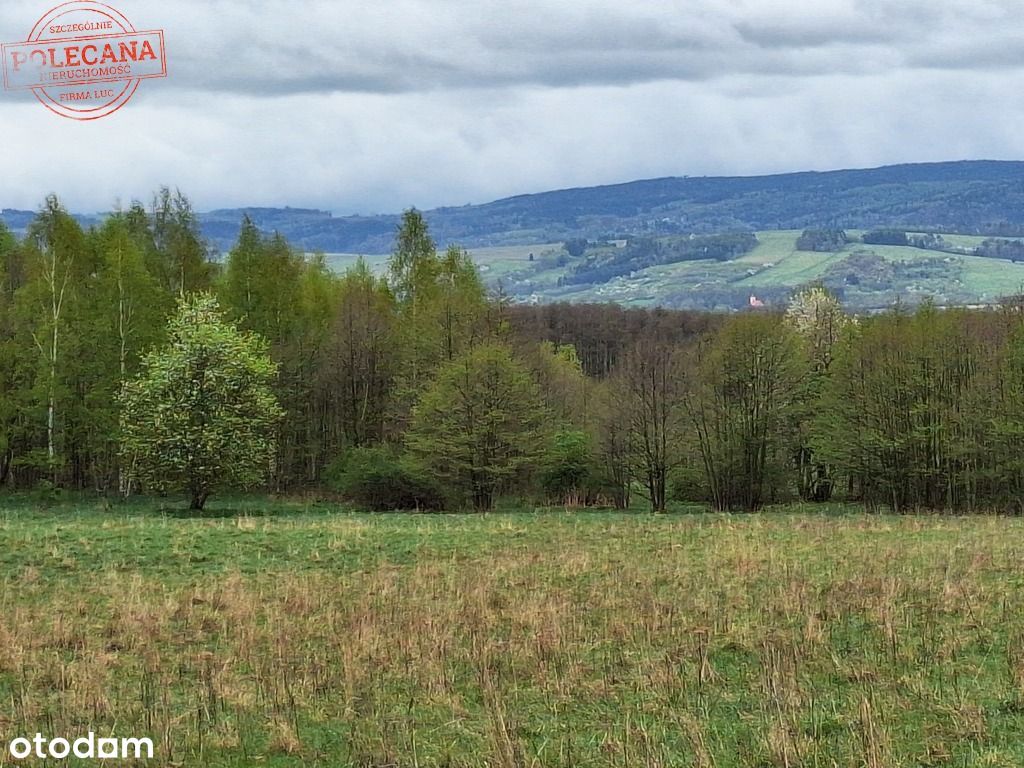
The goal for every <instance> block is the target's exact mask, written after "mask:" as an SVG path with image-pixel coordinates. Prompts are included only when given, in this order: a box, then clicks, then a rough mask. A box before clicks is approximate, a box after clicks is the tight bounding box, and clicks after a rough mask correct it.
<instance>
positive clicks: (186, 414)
mask: <svg viewBox="0 0 1024 768" xmlns="http://www.w3.org/2000/svg"><path fill="white" fill-rule="evenodd" d="M276 373H277V367H276V365H275V364H274V363H273V362H272V361H271V360H270V358H269V356H268V354H267V349H266V342H265V341H264V340H263V339H262V338H260V337H259V336H257V335H255V334H251V333H247V332H243V331H239V330H238V329H237V328H236V327H235V326H234V325H233V324H231V323H230V322H227V321H226V320H225V319H224V318H223V316H222V315H221V312H220V309H219V307H218V305H217V302H216V300H215V299H213V298H212V297H210V296H208V295H205V294H198V295H196V296H194V297H191V298H188V299H185V300H183V301H182V302H181V304H180V306H179V309H178V313H177V314H176V315H175V316H174V317H173V318H172V319H171V321H170V323H169V326H168V341H167V344H166V346H164V347H162V348H160V349H158V350H156V351H154V352H152V353H150V354H149V355H147V356H146V358H145V360H144V361H143V363H142V372H141V373H140V375H139V377H138V378H137V379H135V380H134V381H131V382H129V383H128V384H126V385H125V388H124V390H123V392H122V395H121V407H122V412H121V434H122V455H123V459H124V461H125V462H126V465H127V466H129V467H131V470H132V474H133V476H135V477H137V478H138V479H139V480H140V481H141V482H142V483H143V484H144V485H145V487H146V488H147V489H152V490H157V491H167V490H173V489H179V488H184V489H186V490H187V491H188V494H189V497H190V499H191V508H192V509H195V510H201V509H202V508H203V506H204V505H205V504H206V500H207V498H208V497H209V496H210V494H211V493H212V492H214V491H215V490H216V489H219V488H228V487H250V486H254V485H257V484H259V483H260V482H262V481H264V480H265V478H266V477H267V475H268V474H269V472H270V471H271V469H272V466H273V459H274V454H275V440H274V435H275V428H276V425H277V422H278V420H279V419H280V418H281V416H282V415H283V414H282V411H281V409H280V407H279V406H278V403H277V399H276V398H275V396H274V393H273V390H272V384H273V381H274V377H275V375H276Z"/></svg>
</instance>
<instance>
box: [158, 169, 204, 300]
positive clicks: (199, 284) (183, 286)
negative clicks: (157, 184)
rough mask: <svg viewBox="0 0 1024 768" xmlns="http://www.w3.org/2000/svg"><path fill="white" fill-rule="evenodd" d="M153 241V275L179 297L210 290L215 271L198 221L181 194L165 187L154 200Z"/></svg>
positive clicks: (187, 201) (190, 206) (185, 198)
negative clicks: (208, 256)
mask: <svg viewBox="0 0 1024 768" xmlns="http://www.w3.org/2000/svg"><path fill="white" fill-rule="evenodd" d="M152 239H153V247H154V248H155V253H154V258H155V264H154V268H155V273H156V274H157V275H158V277H159V278H160V279H161V281H162V283H163V285H164V287H165V288H166V289H167V290H168V291H169V292H170V293H172V294H174V295H175V296H178V297H184V296H186V295H188V294H190V293H194V292H197V291H205V290H207V289H209V287H210V285H211V282H212V280H213V275H214V268H213V265H212V264H211V263H210V261H209V259H208V258H207V252H206V244H205V243H204V242H203V238H202V235H201V234H200V232H199V218H198V217H197V216H196V214H195V211H193V210H192V204H191V203H190V202H189V200H188V198H187V197H185V195H183V194H182V193H181V192H180V191H178V192H175V193H173V194H172V193H171V191H170V190H169V189H168V188H166V187H164V188H163V189H161V190H160V191H159V192H158V193H157V195H156V197H155V199H154V200H153V214H152Z"/></svg>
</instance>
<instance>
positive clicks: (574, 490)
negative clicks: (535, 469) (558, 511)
mask: <svg viewBox="0 0 1024 768" xmlns="http://www.w3.org/2000/svg"><path fill="white" fill-rule="evenodd" d="M594 480H595V460H594V453H593V447H592V445H591V438H590V435H588V434H587V433H586V432H583V431H580V430H560V431H558V432H556V433H555V434H554V435H552V436H551V438H550V439H549V441H548V444H547V448H546V450H545V452H544V456H543V459H542V460H541V477H540V482H541V486H542V487H543V489H544V492H545V493H546V494H547V496H548V498H549V499H553V500H557V502H558V503H560V504H567V505H579V504H581V503H584V504H585V503H586V502H587V501H588V499H589V498H590V497H591V495H592V491H593V486H594V484H595V483H594Z"/></svg>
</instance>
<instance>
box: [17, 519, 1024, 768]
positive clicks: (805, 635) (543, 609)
mask: <svg viewBox="0 0 1024 768" xmlns="http://www.w3.org/2000/svg"><path fill="white" fill-rule="evenodd" d="M825 511H826V512H827V513H822V510H821V508H803V509H794V510H793V511H791V512H787V511H782V510H776V511H775V512H773V513H765V514H759V515H741V516H736V517H732V516H725V515H707V514H678V513H677V514H670V515H666V516H659V517H651V516H649V515H646V514H613V513H608V512H580V513H576V514H567V513H564V512H543V513H537V514H534V513H530V512H513V513H507V514H491V515H480V516H475V515H464V516H447V515H440V516H418V515H380V516H373V515H364V514H349V513H345V512H340V511H338V510H334V509H329V508H326V507H317V506H303V505H296V504H282V503H276V504H274V505H267V504H263V503H260V502H251V503H248V504H231V503H225V502H221V503H220V504H216V505H213V506H212V508H211V510H210V513H211V517H208V518H201V519H193V518H188V517H179V516H177V514H176V513H172V512H164V513H162V512H161V511H160V510H159V509H158V508H156V507H146V506H133V507H126V508H120V507H116V506H115V507H114V508H112V509H108V510H102V509H100V508H98V507H91V506H85V507H82V506H74V505H72V506H60V507H55V508H52V509H50V510H48V511H47V510H40V509H36V508H34V507H32V506H29V505H25V504H20V505H11V504H7V505H5V506H4V507H3V508H2V510H0V600H2V604H3V621H2V622H0V701H2V702H3V705H2V707H0V720H2V722H3V731H4V735H5V736H6V735H8V734H12V733H13V734H17V733H35V732H36V731H38V730H40V729H41V730H44V731H48V732H50V733H56V734H78V733H84V732H86V731H89V730H93V731H96V732H99V733H103V734H108V733H116V734H118V735H125V734H132V735H136V736H142V735H146V734H149V735H151V736H152V737H153V738H154V740H155V742H156V749H157V756H156V760H155V761H154V764H156V765H204V766H224V767H227V766H230V767H232V768H236V767H237V768H242V767H243V766H252V765H266V766H276V767H283V766H323V767H324V768H328V767H330V768H336V767H344V766H352V767H357V766H358V767H360V768H362V767H367V766H374V767H376V768H381V767H383V766H422V767H423V768H427V767H428V766H429V767H432V768H438V767H440V766H448V767H450V768H471V767H472V768H476V767H477V766H495V767H497V768H515V767H517V766H552V767H554V768H569V766H588V767H590V766H593V767H594V768H619V767H621V766H630V767H632V766H655V767H659V768H668V767H670V766H701V767H706V768H710V767H711V766H715V768H752V767H754V766H764V767H765V768H768V767H769V766H787V765H788V766H793V767H794V768H796V767H797V766H822V767H823V768H825V767H831V766H843V767H844V768H847V767H848V768H859V767H860V766H869V767H872V768H881V767H882V766H940V765H943V766H945V765H948V766H958V767H961V766H962V767H963V768H982V767H985V768H1017V767H1018V766H1020V765H1024V740H1022V739H1021V738H1020V734H1021V732H1022V728H1024V646H1022V643H1021V639H1022V638H1024V544H1022V542H1024V522H1022V521H1021V520H1018V519H1004V518H991V517H971V518H936V517H927V518H897V517H885V516H866V515H863V514H860V513H857V512H856V511H855V510H852V509H849V510H847V509H843V508H840V507H829V508H825ZM0 762H3V758H0ZM82 764H83V765H88V764H89V763H82Z"/></svg>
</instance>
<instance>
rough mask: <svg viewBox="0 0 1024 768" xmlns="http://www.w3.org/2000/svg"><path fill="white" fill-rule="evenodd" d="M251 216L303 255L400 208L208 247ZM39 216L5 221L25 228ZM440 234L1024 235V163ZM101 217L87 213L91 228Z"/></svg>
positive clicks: (690, 197) (304, 218)
mask: <svg viewBox="0 0 1024 768" xmlns="http://www.w3.org/2000/svg"><path fill="white" fill-rule="evenodd" d="M243 214H248V215H249V216H250V217H251V218H252V219H253V220H254V221H255V222H256V224H257V225H258V226H259V227H260V228H261V229H263V230H265V231H267V232H272V231H278V232H280V233H281V234H282V235H284V236H285V237H286V238H287V239H288V240H289V241H290V242H291V243H292V244H294V245H295V246H297V247H300V248H302V249H304V250H306V251H323V252H326V253H365V254H380V253H386V252H388V251H390V249H391V247H392V242H393V237H394V232H395V228H396V227H397V225H398V222H399V218H400V215H399V214H390V215H379V216H333V215H332V214H331V213H328V212H326V211H318V210H310V209H301V208H235V209H225V210H215V211H210V212H208V213H203V214H201V216H200V221H201V225H202V230H203V233H204V234H205V236H206V237H207V239H208V240H209V241H210V243H211V245H212V246H213V247H215V248H216V249H218V250H220V251H226V250H228V249H230V247H231V245H232V243H233V242H234V240H235V238H236V236H237V234H238V228H239V222H240V221H241V218H242V216H243ZM33 215H34V214H33V212H31V211H16V210H9V209H5V210H3V211H0V218H3V220H4V221H5V222H6V223H7V225H8V226H9V227H10V228H12V229H14V230H15V231H23V230H24V228H25V227H26V226H27V225H28V223H29V222H30V221H31V219H32V216H33ZM426 217H427V220H428V222H429V223H430V227H431V231H432V233H433V234H434V237H435V239H436V240H437V241H438V242H439V243H440V244H442V245H444V244H447V243H450V242H458V243H460V244H462V245H464V246H466V247H468V248H487V247H496V246H512V245H533V244H543V243H553V242H561V241H565V240H569V239H574V238H587V239H609V238H615V237H635V236H639V235H643V236H663V235H674V234H685V233H712V232H753V231H764V230H799V229H805V228H809V227H829V228H832V227H835V228H848V229H871V228H880V227H897V228H905V229H914V230H920V231H938V232H947V233H960V234H967V235H978V234H992V235H1024V162H1005V161H963V162H950V163H926V164H913V165H893V166H885V167H882V168H873V169H868V170H845V171H827V172H803V173H787V174H779V175H773V176H754V177H683V178H663V179H651V180H646V181H632V182H628V183H624V184H613V185H609V186H600V187H586V188H579V189H566V190H559V191H554V192H543V193H540V194H532V195H520V196H517V197H510V198H506V199H504V200H497V201H495V202H491V203H485V204H483V205H467V206H462V207H458V208H438V209H435V210H431V211H427V212H426ZM101 218H102V217H101V216H90V215H82V216H79V219H80V220H81V221H82V223H83V224H85V225H89V224H93V223H96V222H97V221H99V220H100V219H101Z"/></svg>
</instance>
